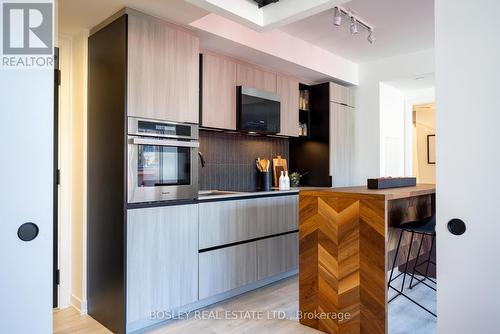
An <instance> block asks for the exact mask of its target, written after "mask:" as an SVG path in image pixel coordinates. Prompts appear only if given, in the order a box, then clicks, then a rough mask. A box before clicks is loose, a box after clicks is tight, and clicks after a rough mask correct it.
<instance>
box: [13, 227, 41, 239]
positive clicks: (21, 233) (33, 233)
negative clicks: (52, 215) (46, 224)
mask: <svg viewBox="0 0 500 334" xmlns="http://www.w3.org/2000/svg"><path fill="white" fill-rule="evenodd" d="M38 232H39V230H38V226H36V224H34V223H31V222H28V223H24V224H22V225H21V226H19V228H18V229H17V236H18V237H19V239H21V240H22V241H31V240H33V239H35V238H36V237H37V236H38Z"/></svg>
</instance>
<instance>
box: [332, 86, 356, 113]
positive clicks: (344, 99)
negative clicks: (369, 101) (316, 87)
mask: <svg viewBox="0 0 500 334" xmlns="http://www.w3.org/2000/svg"><path fill="white" fill-rule="evenodd" d="M330 101H331V102H336V103H339V104H344V105H347V106H349V107H354V92H353V90H352V89H351V88H350V87H346V86H342V85H339V84H336V83H333V82H330Z"/></svg>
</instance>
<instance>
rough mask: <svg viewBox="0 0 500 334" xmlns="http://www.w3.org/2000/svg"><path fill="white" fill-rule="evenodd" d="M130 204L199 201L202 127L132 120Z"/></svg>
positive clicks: (129, 157) (128, 186)
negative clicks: (199, 157) (184, 200)
mask: <svg viewBox="0 0 500 334" xmlns="http://www.w3.org/2000/svg"><path fill="white" fill-rule="evenodd" d="M127 140H128V180H127V183H128V185H127V197H128V202H129V203H141V202H156V201H167V200H180V199H195V198H197V197H198V147H199V142H198V125H195V124H185V123H176V122H164V121H157V120H150V119H142V118H135V117H129V118H128V138H127Z"/></svg>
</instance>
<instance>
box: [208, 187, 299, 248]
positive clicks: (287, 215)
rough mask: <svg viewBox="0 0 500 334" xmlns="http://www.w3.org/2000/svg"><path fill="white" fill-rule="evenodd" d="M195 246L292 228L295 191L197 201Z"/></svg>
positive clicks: (295, 217)
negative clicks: (226, 199) (197, 218)
mask: <svg viewBox="0 0 500 334" xmlns="http://www.w3.org/2000/svg"><path fill="white" fill-rule="evenodd" d="M199 212H200V217H201V219H202V221H200V228H199V247H200V249H206V248H210V247H216V246H221V245H226V244H230V243H233V242H240V241H245V240H250V239H253V238H260V237H264V236H268V235H273V234H279V233H284V232H289V231H294V230H296V229H297V228H298V195H296V194H294V195H290V196H275V197H265V198H252V199H238V200H230V201H220V202H209V203H200V204H199Z"/></svg>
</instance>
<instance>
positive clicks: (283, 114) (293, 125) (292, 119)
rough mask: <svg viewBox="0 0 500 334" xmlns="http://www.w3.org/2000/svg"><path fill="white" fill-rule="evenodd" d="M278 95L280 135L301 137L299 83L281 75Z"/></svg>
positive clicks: (278, 80) (278, 83)
mask: <svg viewBox="0 0 500 334" xmlns="http://www.w3.org/2000/svg"><path fill="white" fill-rule="evenodd" d="M277 93H278V95H279V96H280V133H279V134H280V135H284V136H290V137H298V136H299V81H298V80H296V79H294V78H291V77H287V76H283V75H279V76H278V77H277Z"/></svg>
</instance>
